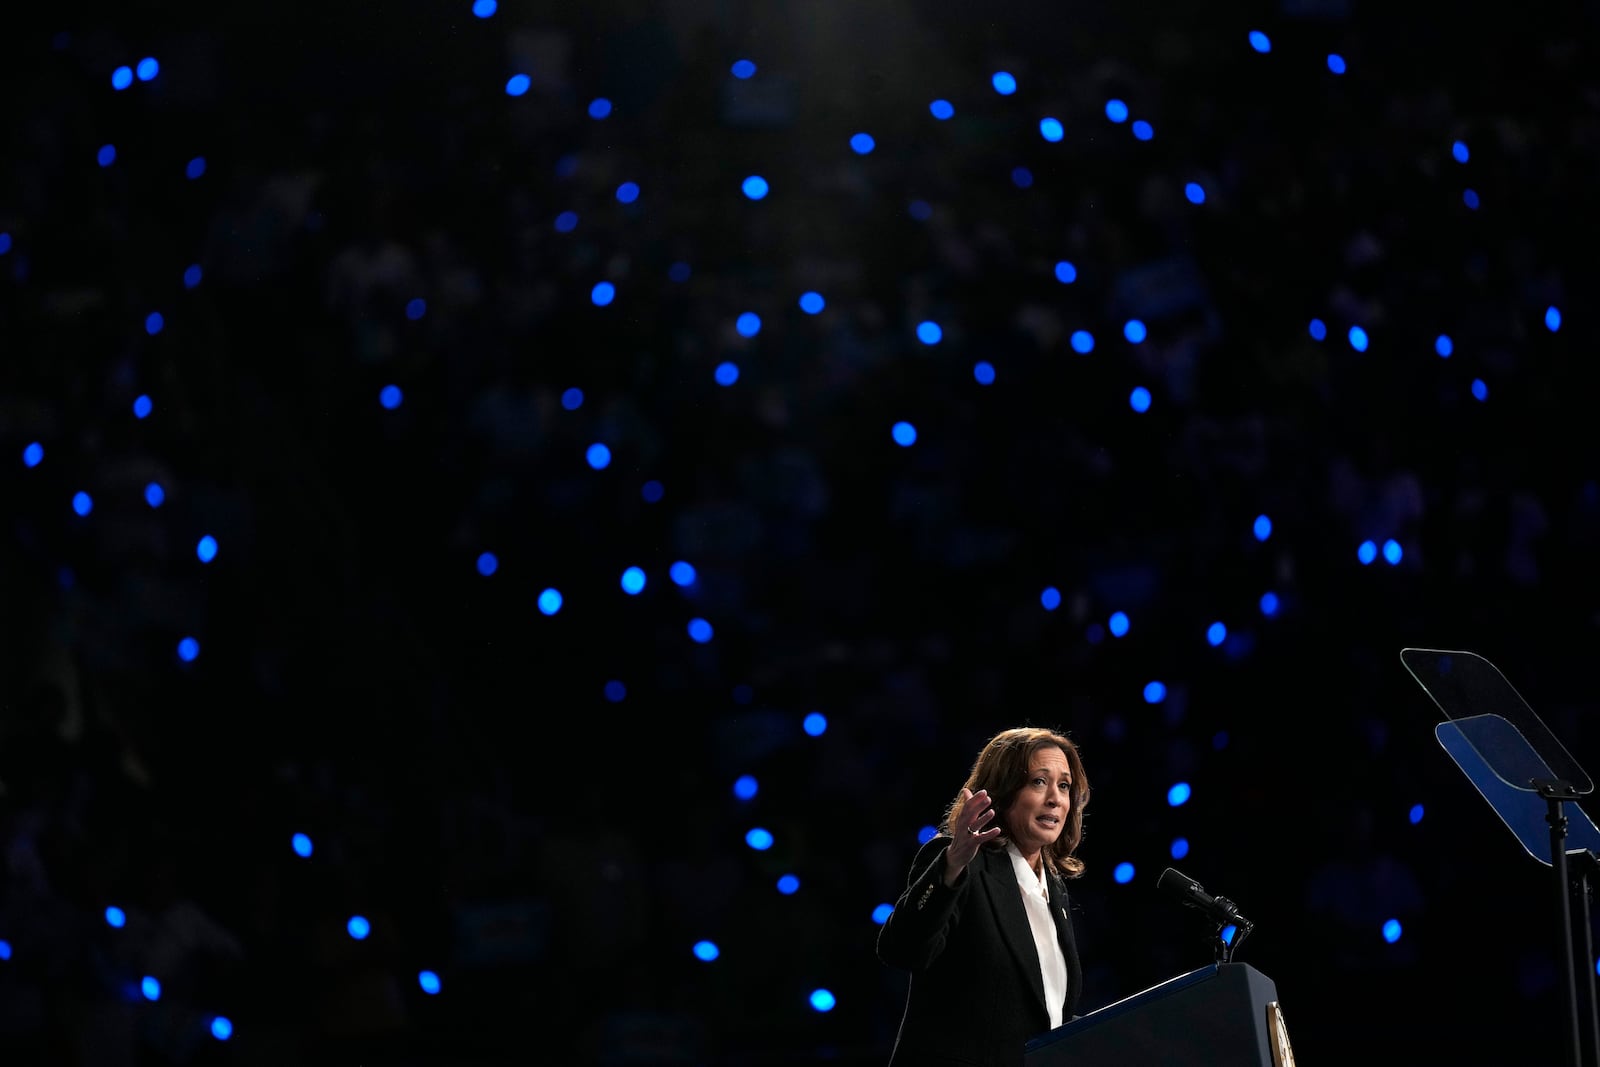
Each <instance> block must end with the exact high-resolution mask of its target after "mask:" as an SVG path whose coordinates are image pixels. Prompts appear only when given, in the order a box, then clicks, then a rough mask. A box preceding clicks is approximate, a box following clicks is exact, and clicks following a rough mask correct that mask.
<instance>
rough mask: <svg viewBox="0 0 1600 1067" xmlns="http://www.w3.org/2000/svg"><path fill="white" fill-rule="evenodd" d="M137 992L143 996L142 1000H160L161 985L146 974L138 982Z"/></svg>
mask: <svg viewBox="0 0 1600 1067" xmlns="http://www.w3.org/2000/svg"><path fill="white" fill-rule="evenodd" d="M139 992H141V993H143V994H144V999H146V1000H150V1001H155V1000H160V999H161V983H160V982H159V981H157V980H156V979H155V978H152V977H151V976H150V975H148V974H147V975H145V976H144V978H143V979H141V980H140V982H139Z"/></svg>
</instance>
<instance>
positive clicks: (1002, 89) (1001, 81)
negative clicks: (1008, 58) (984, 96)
mask: <svg viewBox="0 0 1600 1067" xmlns="http://www.w3.org/2000/svg"><path fill="white" fill-rule="evenodd" d="M989 84H991V85H993V86H994V91H995V92H997V93H999V94H1000V95H1001V96H1010V95H1011V94H1012V93H1014V92H1016V91H1017V79H1016V78H1014V77H1012V76H1011V75H1010V74H1007V73H1006V72H1005V71H1003V70H999V71H995V74H994V77H992V78H990V79H989Z"/></svg>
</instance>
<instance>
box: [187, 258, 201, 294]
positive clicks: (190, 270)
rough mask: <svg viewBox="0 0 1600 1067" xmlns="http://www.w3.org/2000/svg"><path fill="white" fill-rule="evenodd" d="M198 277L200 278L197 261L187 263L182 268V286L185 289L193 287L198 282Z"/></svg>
mask: <svg viewBox="0 0 1600 1067" xmlns="http://www.w3.org/2000/svg"><path fill="white" fill-rule="evenodd" d="M200 278H201V271H200V264H198V263H191V264H189V265H188V266H187V267H185V268H184V271H183V287H184V288H185V289H193V288H194V287H195V286H197V285H199V284H200Z"/></svg>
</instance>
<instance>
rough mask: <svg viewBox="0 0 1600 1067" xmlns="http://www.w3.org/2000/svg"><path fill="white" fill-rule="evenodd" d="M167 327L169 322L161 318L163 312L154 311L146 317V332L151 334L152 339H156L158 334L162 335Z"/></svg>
mask: <svg viewBox="0 0 1600 1067" xmlns="http://www.w3.org/2000/svg"><path fill="white" fill-rule="evenodd" d="M166 325H167V320H166V319H164V318H163V317H162V316H161V312H159V311H152V312H150V314H148V315H146V316H145V317H144V332H145V333H147V334H149V335H150V336H151V337H154V336H155V335H156V334H158V333H160V332H161V331H162V330H163V329H165V328H166Z"/></svg>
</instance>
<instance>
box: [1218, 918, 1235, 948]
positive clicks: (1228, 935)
mask: <svg viewBox="0 0 1600 1067" xmlns="http://www.w3.org/2000/svg"><path fill="white" fill-rule="evenodd" d="M1217 936H1218V937H1220V938H1222V943H1223V944H1224V945H1231V944H1233V939H1234V938H1236V937H1238V936H1239V927H1238V926H1237V925H1235V924H1234V923H1229V924H1228V925H1226V926H1224V927H1223V928H1222V929H1221V930H1218V931H1217Z"/></svg>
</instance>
